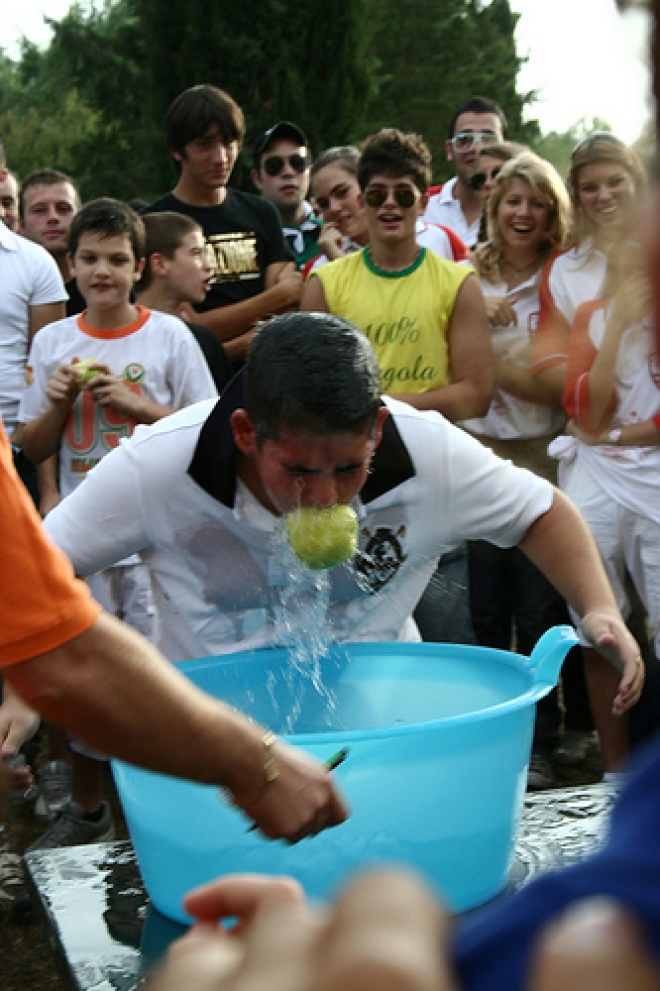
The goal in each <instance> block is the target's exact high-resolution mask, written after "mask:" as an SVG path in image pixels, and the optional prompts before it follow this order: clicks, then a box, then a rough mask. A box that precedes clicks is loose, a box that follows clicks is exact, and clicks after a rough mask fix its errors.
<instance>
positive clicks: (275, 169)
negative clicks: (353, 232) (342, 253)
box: [251, 120, 322, 271]
mask: <svg viewBox="0 0 660 991" xmlns="http://www.w3.org/2000/svg"><path fill="white" fill-rule="evenodd" d="M311 165H312V154H311V151H310V148H309V144H308V142H307V138H306V137H305V134H304V133H303V131H301V130H300V128H299V127H298V126H297V125H296V124H292V123H291V122H290V121H287V120H283V121H280V122H279V124H275V125H274V127H271V128H269V129H268V130H267V131H264V133H263V134H261V135H260V136H259V137H258V138H257V141H256V142H255V145H254V168H253V169H252V173H251V175H252V181H253V183H254V184H255V186H256V187H257V189H258V190H259V192H260V193H261V195H262V196H263V198H264V199H266V200H270V202H271V203H272V204H273V206H274V207H275V209H276V210H277V211H278V213H279V215H280V219H281V221H282V233H283V234H284V240H285V241H286V243H287V246H288V248H289V251H290V252H291V254H292V255H293V257H294V259H295V262H296V268H297V269H298V271H301V270H302V269H303V268H304V267H305V265H306V264H307V262H308V261H309V260H310V259H311V258H315V257H316V256H317V255H318V253H319V249H318V245H317V242H318V239H319V232H320V230H321V227H322V222H321V221H320V220H319V218H318V217H316V216H315V215H314V212H313V211H312V207H311V205H310V204H309V203H308V202H307V200H306V198H305V197H306V196H307V192H308V190H309V174H310V169H311Z"/></svg>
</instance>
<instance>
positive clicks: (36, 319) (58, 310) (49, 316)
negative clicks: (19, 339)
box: [28, 303, 66, 341]
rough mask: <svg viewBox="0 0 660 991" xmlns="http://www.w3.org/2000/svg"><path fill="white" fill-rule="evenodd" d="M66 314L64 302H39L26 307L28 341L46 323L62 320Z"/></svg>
mask: <svg viewBox="0 0 660 991" xmlns="http://www.w3.org/2000/svg"><path fill="white" fill-rule="evenodd" d="M65 316H66V303H41V304H40V305H37V306H30V307H28V332H29V335H30V341H31V340H32V338H33V337H34V335H35V334H36V333H37V331H39V330H41V328H42V327H45V326H46V324H49V323H55V321H56V320H63V319H64V317H65Z"/></svg>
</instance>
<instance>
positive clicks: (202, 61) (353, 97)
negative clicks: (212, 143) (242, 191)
mask: <svg viewBox="0 0 660 991" xmlns="http://www.w3.org/2000/svg"><path fill="white" fill-rule="evenodd" d="M128 2H129V3H130V5H131V7H132V8H133V10H134V11H135V13H136V15H137V16H138V18H139V20H140V22H141V23H142V25H143V30H144V31H145V32H148V34H149V45H148V46H147V49H146V51H145V53H144V58H145V65H144V68H145V71H146V77H147V80H148V86H147V88H146V91H145V99H146V100H147V101H148V105H149V112H150V115H151V117H152V118H153V119H156V120H162V119H163V116H164V114H165V111H166V109H167V106H168V105H169V103H170V102H171V101H172V100H173V99H174V97H175V96H176V95H177V94H178V93H179V92H181V90H183V89H185V88H186V87H188V86H193V85H195V84H196V83H211V84H213V85H215V86H219V87H220V88H221V89H224V90H226V91H227V92H229V93H230V94H231V95H232V96H233V97H234V99H236V100H237V102H238V103H239V104H240V105H241V107H242V108H243V111H244V113H245V117H246V121H247V125H248V134H247V139H246V145H245V151H244V154H243V166H244V167H243V177H244V180H245V173H246V172H247V171H249V168H250V166H251V154H250V152H251V148H252V145H253V142H254V140H255V138H256V137H257V136H258V134H260V133H261V131H263V130H265V129H266V128H267V127H270V126H271V125H272V124H274V123H275V122H276V121H278V120H293V121H295V122H296V123H298V124H299V125H300V126H301V127H302V128H303V129H304V130H305V132H306V134H307V135H308V138H309V140H310V143H311V145H312V148H313V149H314V150H317V151H318V150H321V148H323V147H325V146H326V145H327V144H329V143H337V142H339V141H345V140H346V137H347V135H348V136H349V137H353V136H354V135H355V134H356V133H357V131H358V130H359V126H360V124H361V123H362V116H363V110H364V105H365V100H366V95H367V91H368V87H369V74H368V71H367V69H368V60H367V58H366V55H365V45H366V35H365V23H364V22H365V16H366V0H351V2H350V3H347V2H345V0H307V2H306V3H304V4H300V3H293V2H291V0H242V2H240V3H234V2H231V3H230V2H228V0H215V2H213V3H209V4H199V3H198V4H190V3H187V2H181V0H170V3H169V4H168V11H167V16H166V17H163V15H162V5H161V2H160V0H128ZM164 52H167V53H168V57H167V58H163V53H164ZM167 176H168V178H169V181H171V179H172V173H171V171H170V172H168V173H167Z"/></svg>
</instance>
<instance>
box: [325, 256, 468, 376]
mask: <svg viewBox="0 0 660 991" xmlns="http://www.w3.org/2000/svg"><path fill="white" fill-rule="evenodd" d="M473 271H474V270H473V269H472V268H470V267H469V266H468V265H457V264H456V263H455V262H450V261H447V260H446V259H444V258H440V256H439V255H436V254H434V253H433V252H432V251H427V249H426V248H422V249H421V251H420V253H419V256H418V258H417V260H416V261H415V262H414V264H413V265H411V266H410V268H407V269H405V270H404V271H402V272H385V271H383V270H382V269H379V268H376V266H375V265H374V264H373V262H372V261H371V258H370V257H369V249H368V248H365V249H364V250H363V251H360V252H358V253H357V254H353V255H348V256H347V257H346V258H340V259H339V260H338V261H335V262H332V263H331V264H329V265H323V266H322V267H321V268H319V269H317V270H316V271H315V272H313V276H314V277H316V278H319V279H320V280H321V283H322V285H323V290H324V292H325V298H326V301H327V304H328V309H329V311H330V312H331V313H335V314H336V315H337V316H341V317H344V318H345V319H346V320H350V322H351V323H353V324H355V326H356V327H359V329H360V330H362V331H363V332H364V333H365V334H366V335H367V337H368V338H369V340H370V341H371V344H372V346H373V348H374V350H375V352H376V354H377V355H378V362H379V364H380V369H381V375H382V379H383V391H384V392H387V393H390V394H392V395H396V393H401V392H428V391H430V390H431V389H438V388H441V387H442V386H445V385H449V384H450V382H451V374H450V370H449V356H448V345H447V335H448V329H449V323H450V320H451V316H452V313H453V310H454V303H455V301H456V296H457V295H458V291H459V289H460V287H461V286H462V285H463V282H464V281H465V279H466V278H467V277H468V276H469V275H470V274H472V273H473Z"/></svg>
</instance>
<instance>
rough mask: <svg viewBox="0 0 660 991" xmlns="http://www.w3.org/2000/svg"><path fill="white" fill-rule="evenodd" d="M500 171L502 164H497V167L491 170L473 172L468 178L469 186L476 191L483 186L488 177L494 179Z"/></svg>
mask: <svg viewBox="0 0 660 991" xmlns="http://www.w3.org/2000/svg"><path fill="white" fill-rule="evenodd" d="M501 171H502V166H501V165H498V166H497V168H496V169H492V171H491V172H475V173H474V175H473V176H472V178H471V179H470V186H471V188H472V189H474V190H475V191H476V192H477V193H478V192H479V191H480V190H481V189H483V188H484V186H485V185H486V183H487V182H488V180H489V179H490V180H493V179H496V178H497V177H498V175H499V174H500V172H501Z"/></svg>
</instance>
